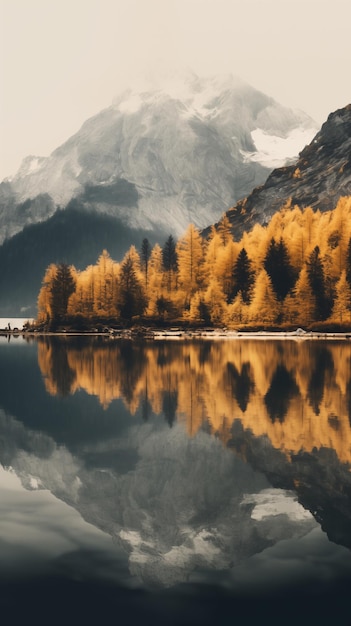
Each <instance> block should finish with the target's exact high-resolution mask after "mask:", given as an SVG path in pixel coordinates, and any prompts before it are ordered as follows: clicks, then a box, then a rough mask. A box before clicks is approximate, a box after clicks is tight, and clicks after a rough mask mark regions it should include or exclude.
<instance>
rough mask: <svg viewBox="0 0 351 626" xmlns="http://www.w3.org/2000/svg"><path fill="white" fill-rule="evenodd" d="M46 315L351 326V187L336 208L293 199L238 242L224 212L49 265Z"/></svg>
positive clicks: (104, 320) (66, 321)
mask: <svg viewBox="0 0 351 626" xmlns="http://www.w3.org/2000/svg"><path fill="white" fill-rule="evenodd" d="M36 324H37V325H39V326H41V327H42V328H47V329H51V330H55V329H57V328H59V327H60V326H62V325H66V326H67V325H71V326H73V327H76V328H81V329H84V328H85V327H89V326H90V327H91V325H96V324H109V325H111V324H117V325H118V324H119V325H121V326H131V325H135V324H149V325H161V326H162V325H171V324H172V325H174V324H182V325H190V326H196V325H198V326H214V327H221V328H223V327H225V328H228V329H237V328H238V329H239V328H249V329H250V328H252V329H253V328H255V329H256V328H287V327H296V326H302V327H304V328H311V327H312V326H313V325H317V326H318V324H319V325H320V326H322V327H323V326H324V327H326V326H328V325H329V326H333V327H335V328H336V327H340V328H350V327H351V196H348V197H342V198H340V199H339V201H338V204H337V206H336V207H335V208H334V209H333V210H332V211H327V212H323V213H322V212H320V211H313V210H312V209H311V208H310V207H306V208H300V207H299V206H292V204H291V202H288V203H287V204H286V205H285V206H284V207H283V208H282V209H281V210H280V211H279V212H277V213H275V215H274V216H273V217H272V218H271V219H270V221H269V223H268V224H267V225H264V226H262V225H260V224H256V225H255V226H254V227H253V228H252V230H250V231H249V232H244V234H243V236H242V238H241V239H240V241H235V239H234V237H233V235H232V232H231V224H230V222H229V220H228V218H227V216H226V215H225V214H224V215H223V216H222V218H221V220H220V222H219V223H218V225H217V227H215V226H213V227H212V229H211V233H210V235H209V236H208V237H207V238H206V239H205V238H203V237H202V235H201V233H200V231H199V230H198V229H197V228H196V227H195V226H194V225H193V224H190V225H189V226H188V228H187V230H186V232H185V233H184V234H183V236H182V237H180V238H179V239H178V240H176V239H175V238H174V237H173V236H172V235H171V234H170V235H169V237H168V238H167V239H166V241H165V242H164V243H163V246H161V245H160V244H155V245H154V246H151V245H150V243H149V241H148V239H147V238H144V239H143V241H142V242H141V246H140V249H137V248H136V246H134V245H132V246H131V247H130V248H129V250H128V251H127V253H126V254H125V256H124V258H123V259H122V260H121V261H120V262H118V261H115V260H113V259H112V258H111V257H110V255H109V253H108V251H107V250H103V251H102V253H101V255H100V256H99V258H98V259H97V261H96V263H95V265H89V266H88V267H86V268H85V269H83V270H78V269H76V268H75V267H74V266H69V265H67V264H66V263H63V262H62V263H58V264H54V263H52V264H51V265H49V267H48V268H47V269H46V272H45V275H44V277H43V281H42V286H41V289H40V292H39V295H38V315H37V320H36Z"/></svg>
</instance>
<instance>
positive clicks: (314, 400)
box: [307, 346, 334, 415]
mask: <svg viewBox="0 0 351 626" xmlns="http://www.w3.org/2000/svg"><path fill="white" fill-rule="evenodd" d="M333 372H334V362H333V358H332V355H331V353H330V351H329V350H328V348H326V347H325V346H321V347H320V346H316V348H315V350H314V351H313V365H312V373H311V377H310V380H309V383H308V388H307V397H308V400H309V404H310V406H311V407H312V409H313V411H314V413H315V414H316V415H319V412H320V405H321V403H322V400H323V395H324V389H325V384H326V376H327V373H329V377H330V378H331V377H332V375H333Z"/></svg>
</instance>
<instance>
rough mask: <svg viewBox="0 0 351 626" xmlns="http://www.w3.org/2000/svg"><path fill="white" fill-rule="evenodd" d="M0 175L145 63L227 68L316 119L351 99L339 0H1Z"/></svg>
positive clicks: (66, 129)
mask: <svg viewBox="0 0 351 626" xmlns="http://www.w3.org/2000/svg"><path fill="white" fill-rule="evenodd" d="M0 11H1V13H0V46H1V48H0V79H1V82H0V89H1V91H0V107H1V108H0V133H1V134H0V140H1V161H0V179H3V178H4V177H5V176H8V175H11V174H13V173H14V172H15V171H16V170H17V169H18V167H19V165H20V162H21V160H22V158H23V157H25V156H27V155H29V154H33V155H40V156H47V155H49V154H50V153H51V152H52V151H53V150H54V149H55V148H56V147H57V146H59V145H60V144H61V143H63V142H64V141H65V140H66V139H68V138H69V137H70V136H71V135H72V134H73V133H74V132H76V131H77V130H78V129H79V127H80V126H81V124H82V123H83V122H84V121H85V120H86V119H87V118H88V117H90V116H92V115H94V114H95V113H97V112H98V111H100V110H101V109H103V108H106V107H107V106H109V105H110V104H111V101H112V99H113V97H114V96H115V95H116V94H117V93H118V92H119V91H120V89H121V87H122V86H125V85H126V84H127V83H128V81H129V77H131V76H134V75H135V74H139V73H140V72H143V71H147V70H149V69H150V68H151V69H152V68H153V67H154V66H155V65H157V66H160V65H161V66H162V65H163V66H164V67H168V66H171V67H172V68H175V67H177V66H179V67H185V66H186V67H188V68H190V69H192V70H193V71H194V72H196V73H198V74H200V75H208V74H218V73H221V74H222V73H233V74H235V75H237V76H239V77H240V78H242V79H243V80H245V81H247V82H248V83H250V84H251V85H252V86H253V87H256V88H258V89H260V90H261V91H263V92H264V93H266V94H267V95H269V96H272V97H274V98H275V99H276V100H277V101H278V102H280V103H281V104H285V105H288V106H291V107H297V108H300V109H302V110H304V111H305V112H306V113H308V114H309V115H311V117H313V118H314V119H315V120H316V121H317V122H318V123H319V124H322V123H323V122H324V121H325V119H326V117H327V116H328V114H329V113H330V112H331V111H334V110H336V109H338V108H340V107H343V106H345V105H346V104H348V103H349V102H351V81H350V74H351V73H350V68H351V46H350V23H351V2H350V0H293V1H291V0H0Z"/></svg>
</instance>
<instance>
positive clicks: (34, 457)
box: [0, 411, 316, 587]
mask: <svg viewBox="0 0 351 626" xmlns="http://www.w3.org/2000/svg"><path fill="white" fill-rule="evenodd" d="M160 426H161V427H160ZM0 433H1V437H0V458H1V461H2V463H3V464H5V465H6V466H11V467H12V468H14V470H15V471H16V473H17V475H18V476H19V477H20V478H21V480H22V483H23V484H24V485H25V486H26V487H27V489H33V488H45V489H49V490H50V491H51V492H52V493H53V494H54V495H56V496H57V497H59V498H61V499H62V500H64V501H65V502H66V503H68V504H70V505H72V506H74V507H75V508H76V509H77V510H78V511H79V512H80V513H81V514H82V516H83V517H84V519H85V520H86V521H88V522H90V523H92V524H94V525H95V526H97V527H98V528H100V529H102V530H104V531H105V532H107V533H109V534H110V535H111V536H112V537H113V538H114V540H115V541H116V542H117V543H118V544H119V545H120V546H122V547H123V549H124V550H125V551H126V552H127V553H128V554H129V567H130V572H131V574H133V575H135V576H137V577H138V578H139V579H140V580H142V581H143V583H145V584H146V585H148V586H152V587H153V586H166V587H167V586H173V585H175V584H176V583H179V582H183V581H185V580H187V579H188V578H189V576H191V574H192V573H193V572H195V571H196V570H199V569H200V570H207V571H210V572H211V570H215V571H224V570H229V571H230V568H231V567H232V566H233V565H238V564H239V563H240V562H242V561H244V560H246V559H248V558H249V557H251V556H253V555H255V554H256V553H258V552H262V551H263V550H264V549H265V548H267V547H269V546H273V545H274V544H275V543H276V542H277V541H279V540H281V539H290V540H291V539H292V538H295V539H296V538H299V537H303V536H306V535H308V533H309V532H310V531H311V530H313V529H314V528H316V522H315V521H314V520H313V517H312V515H310V514H309V513H308V512H306V511H305V510H304V509H303V507H302V506H301V505H299V504H298V502H297V499H296V496H295V495H294V493H293V491H285V490H274V489H273V490H272V489H271V487H270V484H269V482H268V480H267V479H266V478H265V477H264V475H263V474H262V473H261V472H257V471H255V470H253V469H252V468H251V466H250V465H249V464H247V463H245V462H243V461H242V460H241V459H240V457H239V456H237V455H236V454H235V453H234V454H233V452H232V451H230V450H226V449H225V448H223V446H222V444H221V442H220V441H219V440H218V439H217V438H214V437H211V436H209V435H208V434H207V433H203V432H198V433H197V434H196V435H195V436H194V437H191V438H190V437H188V435H187V434H186V433H185V431H184V427H183V425H182V424H176V425H175V426H174V428H172V429H170V428H169V427H168V425H167V424H166V423H164V424H162V423H161V424H160V422H159V421H158V422H157V421H156V422H155V421H154V422H153V423H151V422H149V423H147V424H145V423H144V424H140V425H139V427H136V426H132V427H131V428H130V430H129V432H128V435H127V436H126V437H124V438H123V440H117V441H116V440H115V441H108V442H106V444H105V461H106V464H105V467H104V468H101V467H92V466H91V465H90V466H87V465H86V464H85V462H84V457H85V454H86V453H87V450H86V448H84V447H83V448H82V450H81V455H80V454H79V453H78V452H77V453H76V454H72V453H71V452H69V450H68V449H67V448H65V447H64V446H58V445H57V444H56V443H55V442H54V441H53V440H52V439H51V438H50V437H48V436H47V435H44V434H42V433H38V432H33V431H31V430H29V429H26V428H25V426H24V425H23V424H21V423H19V422H17V420H15V419H14V418H11V417H9V416H8V415H7V416H6V415H4V414H3V412H2V411H0ZM101 447H102V444H101V443H100V444H97V446H96V448H95V447H94V448H91V449H90V451H93V450H96V449H100V453H101ZM112 451H113V452H114V454H115V455H118V454H120V452H121V451H122V452H124V454H126V455H128V454H129V453H131V454H135V453H136V456H137V459H136V463H135V465H134V467H133V469H132V470H129V471H127V472H121V471H117V470H116V469H115V468H114V467H113V465H111V464H109V458H110V455H111V452H112ZM262 498H263V499H264V501H265V502H266V504H267V503H269V502H271V501H272V499H273V500H274V503H275V512H274V513H273V514H272V513H271V512H269V511H266V509H265V506H263V507H262ZM277 508H278V510H279V513H280V514H279V515H278V516H277ZM255 511H259V514H258V515H255V514H254V512H255ZM14 519H15V513H14Z"/></svg>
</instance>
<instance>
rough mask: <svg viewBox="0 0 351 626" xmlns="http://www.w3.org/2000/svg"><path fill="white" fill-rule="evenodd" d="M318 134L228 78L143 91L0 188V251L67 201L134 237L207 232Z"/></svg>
mask: <svg viewBox="0 0 351 626" xmlns="http://www.w3.org/2000/svg"><path fill="white" fill-rule="evenodd" d="M316 132H317V125H316V124H315V122H314V121H313V120H312V119H311V118H309V117H308V116H307V115H306V114H304V113H302V112H300V111H293V110H290V109H287V108H285V107H283V106H281V105H280V104H278V103H277V102H275V101H274V100H273V99H272V98H270V97H268V96H266V95H264V94H263V93H261V92H259V91H257V90H256V89H254V88H253V87H251V86H249V85H247V84H246V83H244V82H242V81H241V80H239V79H237V78H234V77H232V76H229V77H223V78H211V79H210V78H206V79H204V78H199V77H198V76H196V75H194V74H192V73H186V74H185V75H178V76H177V75H176V76H172V77H171V78H169V79H168V80H166V82H162V86H161V85H159V84H157V82H156V83H155V82H148V81H146V83H145V84H142V85H138V86H135V87H134V88H133V89H129V90H127V91H125V92H123V93H121V94H120V95H119V96H118V97H117V98H116V99H115V101H114V102H113V104H112V106H110V107H108V108H107V109H105V110H103V111H101V112H100V113H98V114H97V115H96V116H94V117H92V118H91V119H89V120H87V121H86V122H85V123H84V124H83V126H82V127H81V129H80V130H79V131H78V132H77V133H76V134H75V135H74V136H73V137H71V138H70V139H68V141H66V142H65V143H64V144H63V145H61V146H60V147H58V148H57V149H56V150H55V151H54V152H53V153H52V154H51V155H50V156H49V157H47V158H40V157H34V156H28V157H27V158H26V159H24V161H23V163H22V166H21V168H20V170H19V171H18V173H17V174H16V175H15V176H14V177H13V179H12V180H6V181H4V182H3V183H2V184H1V185H0V243H1V242H2V241H4V239H6V238H9V237H11V236H13V235H14V234H16V233H17V232H19V231H21V230H22V229H23V228H24V227H25V226H26V225H30V224H34V223H40V222H42V221H43V220H47V219H49V218H50V217H51V216H52V215H53V214H54V213H55V212H56V211H57V209H58V207H61V208H64V207H66V206H67V204H68V203H69V202H70V200H72V198H74V199H76V200H77V201H79V202H80V204H81V205H82V206H83V207H84V209H85V210H87V211H94V212H96V213H98V214H107V215H110V216H113V217H114V218H116V219H118V220H119V221H120V222H121V223H122V224H124V225H125V226H128V227H130V228H133V229H149V230H150V231H152V230H153V229H154V228H155V226H157V227H161V228H163V230H164V232H165V233H166V234H169V232H173V233H174V234H175V235H179V234H181V233H182V232H183V231H184V230H185V229H186V227H187V226H188V224H189V223H190V222H192V223H194V224H195V225H196V226H198V227H200V228H204V227H205V226H207V225H208V224H209V223H213V222H214V221H216V219H218V218H219V217H220V215H221V214H222V213H223V211H225V210H226V209H227V208H228V207H229V206H232V205H233V204H234V203H235V202H237V201H238V200H239V199H240V198H242V197H245V196H246V195H248V193H250V192H251V190H252V189H253V188H254V187H255V186H257V185H259V184H261V183H263V182H264V181H265V180H266V178H267V175H268V174H269V172H271V170H272V168H273V167H274V166H277V165H282V164H284V163H285V162H286V159H287V158H292V157H295V156H296V155H297V154H298V152H299V151H300V150H301V149H302V148H303V146H304V145H306V144H307V143H308V142H309V141H310V140H311V138H312V136H314V135H315V133H316Z"/></svg>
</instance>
